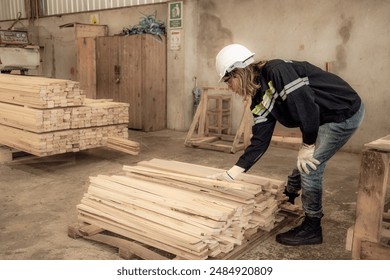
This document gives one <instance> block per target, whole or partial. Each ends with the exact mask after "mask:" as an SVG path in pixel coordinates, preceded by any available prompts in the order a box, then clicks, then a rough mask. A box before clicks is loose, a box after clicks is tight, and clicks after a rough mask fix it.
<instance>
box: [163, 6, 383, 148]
mask: <svg viewBox="0 0 390 280" xmlns="http://www.w3.org/2000/svg"><path fill="white" fill-rule="evenodd" d="M186 4H187V5H186V10H185V12H186V24H188V25H190V26H191V25H194V26H191V27H189V28H191V34H185V37H184V38H185V39H184V40H185V44H191V45H192V44H196V47H195V46H192V47H191V48H192V49H191V50H194V51H195V52H193V54H191V53H187V52H186V54H185V55H183V57H185V60H186V62H187V61H188V64H189V65H191V66H194V67H188V68H187V70H188V71H189V72H190V73H186V74H185V78H186V79H185V83H187V85H186V86H185V87H184V92H185V94H187V99H190V98H191V95H190V88H191V87H192V86H193V82H192V80H191V77H194V76H197V77H198V83H199V84H200V85H205V86H215V85H217V79H218V76H217V73H216V71H215V66H214V65H215V56H216V54H217V53H218V51H219V50H220V49H221V48H222V47H224V46H225V45H228V44H231V43H241V44H243V45H245V46H247V47H248V48H249V49H250V50H251V51H253V52H255V53H256V55H255V59H257V60H264V59H273V58H282V59H291V60H306V61H310V62H312V63H313V64H315V65H317V66H319V67H321V68H323V69H325V65H326V63H328V65H329V66H330V67H329V69H330V71H331V72H333V73H335V74H337V75H340V76H341V77H342V78H344V79H345V80H346V81H347V82H348V83H350V85H351V86H352V87H353V88H355V90H356V91H357V92H358V93H359V95H360V96H361V97H362V100H363V102H364V103H365V108H366V115H365V120H364V122H363V124H362V126H361V128H360V129H359V131H357V132H356V134H355V135H354V136H353V137H352V139H351V140H350V141H349V142H348V143H347V144H346V145H345V147H344V150H345V151H353V152H360V151H361V149H362V147H363V145H364V144H365V143H367V142H370V141H372V140H375V139H377V138H379V137H383V136H385V135H387V134H389V131H390V119H389V118H388V117H387V116H388V114H389V113H388V112H389V111H390V105H389V92H388V87H387V79H388V77H390V17H389V16H388V15H389V14H390V1H389V0H345V1H340V0H261V1H259V0H245V1H242V0H225V1H220V0H198V1H190V0H189V1H186ZM189 17H191V19H189ZM189 28H188V29H189ZM187 31H188V30H187V29H186V33H187ZM189 37H191V39H189ZM194 60H195V61H196V62H195V61H194ZM195 63H196V66H195V65H194V64H195ZM191 71H193V72H191ZM181 99H183V97H181ZM234 101H235V102H234V106H233V115H234V116H236V117H235V121H236V122H235V123H234V124H235V125H236V127H237V121H239V118H238V117H237V116H241V113H240V111H239V110H240V109H241V107H240V106H239V104H242V103H241V100H239V99H237V100H234ZM186 111H187V112H189V111H190V105H188V104H187V110H186ZM184 119H186V121H185V122H184V123H183V120H176V121H175V123H172V121H174V119H173V118H172V119H171V123H170V126H171V128H177V129H185V128H186V127H188V125H189V124H190V116H189V115H188V116H186V117H185V118H184ZM278 128H279V127H278ZM280 129H283V128H280Z"/></svg>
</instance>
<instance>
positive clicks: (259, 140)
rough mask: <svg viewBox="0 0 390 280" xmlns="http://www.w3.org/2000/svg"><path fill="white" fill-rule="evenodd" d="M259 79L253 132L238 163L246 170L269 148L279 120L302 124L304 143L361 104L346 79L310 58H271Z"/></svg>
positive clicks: (288, 124)
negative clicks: (319, 130)
mask: <svg viewBox="0 0 390 280" xmlns="http://www.w3.org/2000/svg"><path fill="white" fill-rule="evenodd" d="M256 79H257V82H258V83H260V85H261V88H259V89H258V90H257V91H256V94H255V95H254V96H253V97H252V105H251V110H252V114H253V117H254V122H255V124H254V125H253V127H252V134H253V136H252V138H251V143H250V145H249V146H248V147H247V148H246V149H245V152H244V154H243V155H242V156H241V157H240V158H239V160H238V161H237V163H236V165H238V166H240V167H242V168H244V169H245V171H247V170H248V169H249V168H251V167H252V166H253V164H255V163H256V162H257V161H258V160H259V159H260V157H261V156H262V155H263V154H264V152H265V151H266V150H267V148H268V146H269V143H270V142H271V138H272V134H273V131H274V128H275V124H276V122H277V121H278V122H279V123H281V124H282V125H284V126H286V127H299V128H300V130H301V132H302V140H303V143H305V144H308V145H311V144H314V143H315V141H316V139H317V134H318V128H319V126H320V125H322V124H325V123H329V122H342V121H345V120H346V119H348V118H350V117H351V116H353V115H354V114H355V113H356V112H357V111H358V110H359V108H360V104H361V99H360V97H359V96H358V94H357V93H356V91H355V90H354V89H353V88H352V87H351V86H350V85H349V84H348V83H347V82H345V81H344V80H343V79H341V78H340V77H338V76H337V75H335V74H332V73H329V72H326V71H324V70H322V69H320V68H318V67H316V66H314V65H312V64H310V63H308V62H300V61H289V60H280V59H275V60H270V61H268V62H267V63H266V64H265V65H264V66H263V67H262V68H261V70H259V73H258V76H257V78H256Z"/></svg>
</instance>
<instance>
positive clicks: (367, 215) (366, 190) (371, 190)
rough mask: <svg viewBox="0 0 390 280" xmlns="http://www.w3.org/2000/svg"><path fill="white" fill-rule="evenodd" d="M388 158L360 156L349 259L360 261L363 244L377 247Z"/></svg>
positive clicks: (368, 152) (375, 153)
mask: <svg viewBox="0 0 390 280" xmlns="http://www.w3.org/2000/svg"><path fill="white" fill-rule="evenodd" d="M389 164H390V157H389V154H388V153H381V152H378V151H374V150H365V151H363V154H362V162H361V168H360V178H359V188H358V195H357V202H356V221H355V228H354V240H353V246H352V258H353V259H360V257H361V244H362V242H363V241H369V242H373V243H379V241H380V230H381V228H382V214H383V206H384V197H385V193H386V188H387V179H388V178H387V176H388V174H389Z"/></svg>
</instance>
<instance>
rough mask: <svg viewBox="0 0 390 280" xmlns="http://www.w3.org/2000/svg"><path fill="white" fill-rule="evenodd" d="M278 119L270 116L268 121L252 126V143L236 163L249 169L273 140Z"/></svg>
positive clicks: (246, 169)
mask: <svg viewBox="0 0 390 280" xmlns="http://www.w3.org/2000/svg"><path fill="white" fill-rule="evenodd" d="M275 124H276V120H275V119H274V118H273V117H269V118H268V119H267V121H265V122H262V123H258V124H255V125H253V126H252V138H251V143H250V145H249V146H248V147H247V148H246V149H245V151H244V154H243V155H242V156H241V157H240V158H239V159H238V161H237V163H236V165H238V166H239V167H242V168H244V169H245V172H246V171H248V170H249V169H250V168H251V167H252V166H253V165H254V164H255V163H256V162H257V161H258V160H259V159H260V158H261V157H262V155H263V154H264V153H265V151H266V150H267V149H268V146H269V144H270V142H271V138H272V134H273V131H274V128H275Z"/></svg>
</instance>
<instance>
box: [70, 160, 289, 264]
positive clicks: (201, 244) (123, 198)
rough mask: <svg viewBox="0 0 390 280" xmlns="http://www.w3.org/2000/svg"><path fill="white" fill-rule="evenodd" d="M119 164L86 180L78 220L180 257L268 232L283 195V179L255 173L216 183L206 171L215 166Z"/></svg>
mask: <svg viewBox="0 0 390 280" xmlns="http://www.w3.org/2000/svg"><path fill="white" fill-rule="evenodd" d="M123 170H124V171H126V175H114V176H105V175H98V176H96V177H91V178H90V186H89V188H88V191H87V193H85V194H84V196H83V198H82V200H81V203H80V204H79V205H78V206H77V209H78V212H79V221H81V222H85V223H88V224H91V225H94V226H97V227H100V228H102V229H105V230H108V231H110V232H113V233H116V234H119V235H122V236H124V237H127V238H130V239H133V240H136V241H138V242H141V243H143V244H145V245H148V246H152V247H154V248H158V249H160V250H164V251H166V252H169V253H172V254H174V255H176V256H178V257H180V258H184V259H207V258H213V257H218V256H220V255H223V254H227V253H229V252H231V251H232V250H233V249H234V248H235V246H237V245H241V244H243V243H245V242H246V240H247V239H248V238H250V237H251V236H252V235H254V234H255V233H256V232H257V231H259V230H264V231H270V230H271V229H272V228H273V227H274V225H275V222H276V221H277V219H278V217H277V214H278V212H279V210H280V207H279V205H280V204H282V203H283V202H284V201H285V197H284V195H283V194H282V190H283V189H284V182H282V181H277V180H272V179H267V178H264V177H259V176H254V175H246V174H243V175H240V177H239V180H236V181H234V182H225V181H217V180H213V179H208V178H207V176H208V175H212V174H215V173H216V172H222V170H220V169H216V168H210V167H206V166H201V165H195V164H188V163H183V162H178V161H167V160H160V159H152V160H150V161H143V162H139V163H138V164H137V165H136V166H124V167H123Z"/></svg>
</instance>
